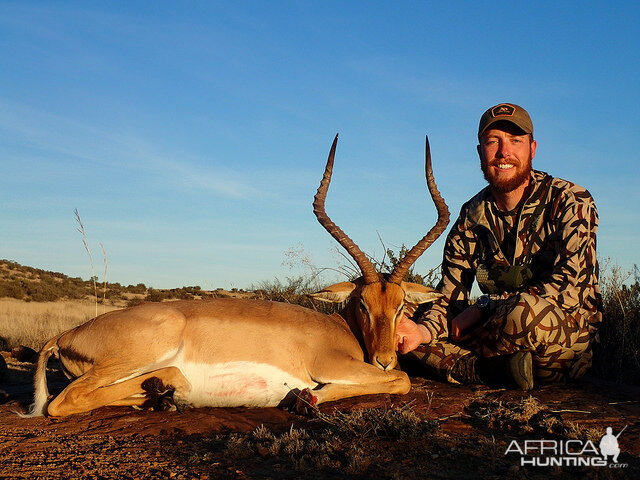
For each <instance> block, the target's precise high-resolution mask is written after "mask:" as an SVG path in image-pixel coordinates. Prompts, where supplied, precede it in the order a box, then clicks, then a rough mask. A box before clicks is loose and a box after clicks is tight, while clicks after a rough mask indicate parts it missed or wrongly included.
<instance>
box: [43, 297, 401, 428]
mask: <svg viewBox="0 0 640 480" xmlns="http://www.w3.org/2000/svg"><path fill="white" fill-rule="evenodd" d="M357 290H360V289H357ZM369 290H372V289H371V286H367V288H365V289H364V291H365V295H367V298H369V297H370V296H371V295H374V294H375V292H373V290H375V287H374V288H373V290H372V291H371V292H369ZM369 302H370V303H372V304H375V302H374V301H373V300H372V298H369ZM381 303H382V304H385V305H386V307H385V308H386V310H389V311H390V309H391V308H392V306H389V305H387V304H386V303H385V302H384V301H382V302H381ZM380 322H381V323H382V320H380ZM381 332H382V333H381V334H371V333H367V334H366V335H365V338H366V339H370V338H371V339H375V341H374V343H375V342H377V343H379V344H383V343H384V344H385V345H390V342H388V341H387V342H386V343H385V342H382V341H381V340H380V339H381V336H387V335H389V334H390V333H391V329H386V330H385V329H382V331H381ZM387 340H388V339H387ZM47 346H48V351H46V352H45V351H44V350H43V352H41V358H42V359H43V360H46V358H45V356H46V357H47V358H48V355H49V354H50V352H51V351H52V350H53V349H56V350H57V351H58V355H59V357H60V361H61V362H62V364H63V366H64V369H65V371H66V372H67V373H68V375H69V376H70V377H71V378H72V379H73V382H72V383H71V384H70V385H69V386H68V387H67V388H66V389H65V390H64V391H63V392H61V393H60V395H58V396H57V397H56V398H55V399H53V400H52V401H51V402H50V403H49V404H48V406H42V405H40V406H39V408H40V410H41V411H40V412H39V413H40V414H44V413H45V412H46V413H48V414H49V415H51V416H64V415H71V414H74V413H79V412H83V411H88V410H91V409H94V408H98V407H101V406H104V405H141V404H142V403H143V401H144V396H145V391H144V390H143V388H142V383H143V382H144V381H145V380H147V379H150V378H154V377H155V378H158V379H160V380H161V381H162V382H163V384H165V385H170V386H171V388H172V389H174V390H175V394H174V396H175V397H176V398H178V399H179V398H182V397H186V398H188V397H189V395H192V394H193V393H194V392H193V391H192V388H193V387H192V384H191V382H190V381H189V379H187V378H186V377H185V376H184V375H183V372H182V370H181V367H180V365H181V363H180V362H182V364H184V363H185V362H187V363H189V362H191V363H195V364H198V365H200V364H202V365H205V366H206V365H212V366H213V365H217V364H220V363H225V364H233V362H247V363H248V364H249V365H251V364H255V365H258V364H266V365H270V366H272V367H275V368H276V369H277V370H278V371H282V372H284V373H285V374H286V375H290V376H291V377H292V378H295V379H298V380H299V381H300V382H301V383H302V384H303V385H310V386H311V387H313V388H314V390H313V395H314V397H316V398H317V400H318V402H323V401H327V400H335V399H337V398H344V397H347V396H354V395H363V394H368V393H406V392H408V391H409V388H410V384H409V379H408V377H407V376H406V374H404V373H402V372H399V371H396V370H392V369H390V368H388V369H387V370H384V369H383V368H382V367H381V366H380V365H378V367H379V368H376V367H374V366H373V365H369V364H367V363H365V362H364V353H363V350H362V347H361V345H360V342H359V340H358V339H357V338H356V337H355V336H354V334H353V333H352V329H351V328H350V326H349V325H348V324H347V322H345V320H344V319H343V318H342V317H341V316H339V315H325V314H321V313H319V312H315V311H313V310H309V309H306V308H303V307H299V306H296V305H289V304H284V303H278V302H268V301H258V300H242V299H214V300H191V301H177V302H168V303H161V304H152V303H149V304H142V305H138V306H136V307H133V308H128V309H124V310H119V311H114V312H109V313H106V314H104V315H101V316H99V317H96V318H95V319H93V320H90V321H89V322H87V323H85V324H84V325H81V326H79V327H77V328H75V329H73V330H70V331H68V332H66V333H64V334H62V335H60V336H59V337H58V338H57V339H55V341H54V340H52V341H51V342H49V344H47ZM387 350H388V348H387ZM387 350H385V352H386V353H387V354H388V352H387ZM391 353H393V355H394V358H395V352H391ZM45 366H46V361H42V362H39V364H38V372H37V373H36V377H37V378H40V377H42V376H43V375H44V368H45ZM211 368H213V367H211ZM211 373H212V374H215V372H213V371H212V372H211ZM266 380H268V379H266ZM41 383H42V382H41ZM38 389H41V387H39V386H38V385H36V392H37V393H36V395H38ZM196 393H197V392H196ZM39 395H40V397H42V393H41V392H40V393H39ZM45 396H46V395H45ZM233 401H234V400H233V399H230V400H229V402H230V403H229V405H233V404H234V403H233ZM281 401H284V398H279V399H277V401H276V404H277V403H278V402H281ZM242 402H243V400H242V399H241V398H239V399H238V403H237V404H238V406H240V405H242ZM33 414H38V412H33Z"/></svg>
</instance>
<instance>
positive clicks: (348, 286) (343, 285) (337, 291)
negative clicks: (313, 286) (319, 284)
mask: <svg viewBox="0 0 640 480" xmlns="http://www.w3.org/2000/svg"><path fill="white" fill-rule="evenodd" d="M355 289H356V284H355V283H351V282H340V283H336V284H333V285H329V286H328V287H325V288H323V289H322V290H320V291H319V292H316V293H310V294H309V296H310V297H311V298H315V299H316V300H320V301H321V302H330V303H342V302H344V301H346V300H347V299H348V298H349V297H350V296H351V293H352V292H353V291H354V290H355Z"/></svg>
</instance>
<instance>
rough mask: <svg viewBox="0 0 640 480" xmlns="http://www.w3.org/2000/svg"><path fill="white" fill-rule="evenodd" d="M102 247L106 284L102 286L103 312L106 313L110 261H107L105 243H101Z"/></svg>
mask: <svg viewBox="0 0 640 480" xmlns="http://www.w3.org/2000/svg"><path fill="white" fill-rule="evenodd" d="M100 248H101V249H102V256H103V257H104V285H103V288H102V313H105V312H106V311H107V310H106V308H107V267H108V266H109V262H107V252H106V251H105V250H104V245H102V243H101V244H100Z"/></svg>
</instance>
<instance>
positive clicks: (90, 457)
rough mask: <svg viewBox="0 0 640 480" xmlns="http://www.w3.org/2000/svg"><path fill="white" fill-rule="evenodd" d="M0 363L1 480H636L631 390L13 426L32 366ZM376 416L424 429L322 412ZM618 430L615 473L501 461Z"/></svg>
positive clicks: (452, 389)
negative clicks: (535, 446) (530, 446)
mask: <svg viewBox="0 0 640 480" xmlns="http://www.w3.org/2000/svg"><path fill="white" fill-rule="evenodd" d="M2 353H3V357H4V358H5V359H6V361H7V364H8V370H7V371H6V374H5V378H4V381H3V383H2V384H1V385H0V424H1V425H2V429H1V432H0V451H1V452H2V453H3V455H2V459H1V460H0V477H2V478H30V479H31V478H65V477H66V478H72V477H74V478H124V479H126V478H132V479H133V478H203V479H206V478H211V479H214V478H215V479H218V478H299V477H301V476H304V477H305V478H402V479H405V478H421V479H425V478H443V479H444V478H455V479H465V478H501V479H504V478H548V477H549V476H550V475H551V476H557V478H574V477H575V478H583V477H586V478H618V477H620V478H622V477H623V476H624V478H634V477H635V478H640V477H639V476H638V475H640V388H637V387H629V386H622V385H616V384H611V383H607V382H604V381H602V380H598V379H593V378H586V379H583V380H581V381H579V382H576V383H573V384H569V385H554V386H545V387H542V388H537V389H536V390H534V391H533V392H532V393H524V392H517V391H505V390H492V389H488V388H484V387H480V388H471V387H465V386H453V385H448V384H443V383H440V382H438V381H437V380H434V379H428V378H420V377H413V378H412V389H411V392H410V393H409V394H407V395H403V396H391V395H370V396H364V397H357V398H351V399H345V400H341V401H338V402H331V403H328V404H324V405H322V406H321V409H320V412H321V415H320V416H319V417H315V418H308V417H303V416H300V415H297V414H294V413H291V412H287V411H284V410H281V409H275V408H265V409H248V408H227V409H222V408H202V409H192V410H188V411H187V412H185V413H183V414H179V413H176V412H155V411H136V410H133V409H130V408H124V407H105V408H101V409H98V410H95V411H93V412H89V413H86V414H81V415H75V416H72V417H68V418H62V419H49V418H42V417H40V418H29V419H23V418H20V417H18V416H17V415H16V413H14V412H15V411H23V410H22V409H24V407H25V406H26V405H27V404H28V403H29V402H30V400H31V395H32V392H33V388H32V386H31V376H32V372H33V368H34V366H33V364H31V363H28V362H19V361H16V360H15V359H13V358H11V357H10V355H9V353H8V352H2ZM48 379H49V386H50V390H51V391H52V393H55V392H57V391H60V390H61V389H62V388H64V386H65V385H66V380H65V379H64V376H63V375H62V374H61V372H60V371H59V370H58V369H57V368H56V365H55V362H53V361H51V362H50V371H49V373H48ZM390 409H392V410H393V409H400V410H403V411H406V410H411V412H412V414H413V413H415V414H416V415H417V416H418V417H419V418H421V419H423V420H424V422H428V424H429V425H430V426H432V427H433V428H431V427H430V428H429V429H422V430H420V431H419V432H418V431H417V430H412V431H408V430H401V429H400V430H397V431H396V430H394V431H393V432H391V431H390V430H388V429H385V427H383V428H382V430H380V429H378V430H375V429H372V428H369V429H368V430H367V429H362V430H357V429H353V428H352V427H351V426H348V428H346V429H345V428H344V425H337V424H335V419H336V418H342V417H336V416H335V415H336V414H335V412H336V411H338V412H342V413H341V415H342V414H349V412H351V413H353V412H358V411H367V412H369V411H371V412H373V413H374V414H375V413H376V412H378V413H380V414H381V415H383V414H384V412H387V411H389V410H390ZM345 412H346V413H345ZM332 419H333V420H332ZM340 421H342V420H340ZM332 422H333V423H334V424H332ZM424 422H423V424H422V425H423V426H424V425H425V423H424ZM336 425H337V426H336ZM261 426H262V427H261ZM625 426H626V429H625V431H624V432H623V433H622V434H621V435H620V437H619V439H618V441H619V445H620V449H621V452H622V453H621V454H620V458H619V460H618V462H619V464H620V465H621V466H620V468H611V467H610V465H607V466H606V467H597V466H566V465H564V466H552V467H542V466H529V465H527V464H525V465H524V466H522V465H521V458H520V457H521V456H520V455H518V454H517V453H513V451H512V452H510V453H509V454H505V452H506V450H507V449H508V448H509V445H512V442H513V441H514V440H515V442H516V443H517V444H518V445H524V441H525V440H529V441H533V440H542V439H547V440H555V441H556V442H560V441H562V440H565V441H566V440H567V439H579V440H575V441H579V442H582V443H580V444H579V445H586V442H587V441H588V440H589V439H592V440H593V444H594V445H595V446H596V447H597V446H598V443H599V440H600V437H601V436H602V435H603V434H604V431H605V429H606V427H612V428H613V431H614V432H616V433H617V432H619V431H620V430H621V429H622V428H623V427H625ZM421 428H422V427H421ZM549 445H551V444H549ZM574 445H578V444H577V443H574ZM547 456H549V455H547ZM583 456H588V452H587V453H585V455H583Z"/></svg>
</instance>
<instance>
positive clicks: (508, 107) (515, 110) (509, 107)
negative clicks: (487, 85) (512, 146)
mask: <svg viewBox="0 0 640 480" xmlns="http://www.w3.org/2000/svg"><path fill="white" fill-rule="evenodd" d="M496 122H510V123H513V124H514V125H515V126H517V127H518V128H519V129H520V130H522V131H523V132H524V133H531V134H532V133H533V122H532V121H531V117H530V116H529V114H528V113H527V111H526V110H525V109H524V108H522V107H520V106H518V105H516V104H515V103H500V104H498V105H496V106H495V107H491V108H490V109H488V110H487V111H486V112H484V113H483V114H482V117H480V125H479V126H478V139H480V137H482V134H483V133H484V132H485V130H486V129H487V128H489V127H490V126H491V125H492V124H494V123H496Z"/></svg>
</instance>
